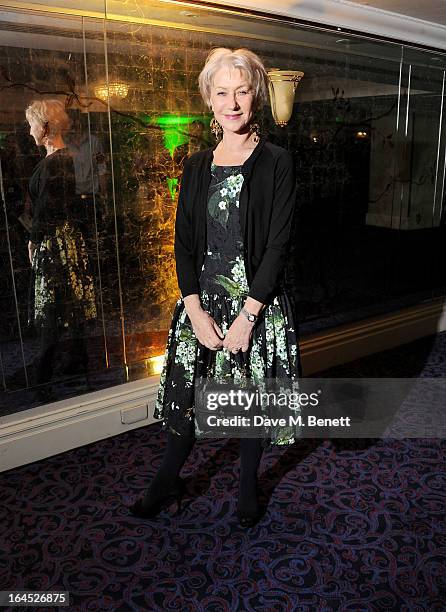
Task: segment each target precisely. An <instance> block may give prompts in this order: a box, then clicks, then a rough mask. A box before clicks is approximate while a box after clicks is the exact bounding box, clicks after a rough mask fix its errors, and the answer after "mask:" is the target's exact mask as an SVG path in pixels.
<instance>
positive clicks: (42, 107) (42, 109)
mask: <svg viewBox="0 0 446 612" xmlns="http://www.w3.org/2000/svg"><path fill="white" fill-rule="evenodd" d="M25 115H26V119H27V120H28V122H29V121H31V120H33V119H34V120H35V121H38V122H39V123H40V124H41V125H42V127H44V126H45V124H46V125H47V129H48V136H57V135H59V134H62V133H63V132H67V131H68V130H69V129H70V125H71V121H70V118H69V116H68V114H67V111H66V110H65V105H64V103H63V102H61V101H60V100H56V99H47V100H33V101H32V102H31V104H30V105H29V106H28V108H27V109H26V111H25Z"/></svg>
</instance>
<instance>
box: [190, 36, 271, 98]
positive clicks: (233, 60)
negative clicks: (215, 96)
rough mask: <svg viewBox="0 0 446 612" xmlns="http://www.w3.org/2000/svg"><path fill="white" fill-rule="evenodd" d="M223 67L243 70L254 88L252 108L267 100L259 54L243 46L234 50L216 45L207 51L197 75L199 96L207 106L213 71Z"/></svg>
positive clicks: (264, 74) (266, 84)
mask: <svg viewBox="0 0 446 612" xmlns="http://www.w3.org/2000/svg"><path fill="white" fill-rule="evenodd" d="M223 67H225V68H229V69H230V70H232V69H234V68H239V69H240V70H242V71H243V72H245V74H246V76H247V78H248V82H249V84H250V87H252V89H254V102H253V106H254V109H257V108H258V107H259V106H260V104H261V103H262V102H264V103H265V102H267V100H268V74H267V72H266V69H265V66H264V65H263V62H262V60H261V59H260V58H259V56H258V55H256V54H255V53H253V51H250V50H249V49H245V48H244V47H242V48H240V49H235V50H234V51H231V49H227V48H226V47H216V48H215V49H212V50H211V51H210V52H209V54H208V56H207V58H206V62H205V64H204V68H203V70H202V71H201V72H200V75H199V77H198V86H199V88H200V93H201V96H202V98H203V100H204V102H205V103H206V104H207V106H208V107H209V108H210V107H211V88H212V85H213V82H214V76H215V73H216V72H217V71H218V70H220V68H223Z"/></svg>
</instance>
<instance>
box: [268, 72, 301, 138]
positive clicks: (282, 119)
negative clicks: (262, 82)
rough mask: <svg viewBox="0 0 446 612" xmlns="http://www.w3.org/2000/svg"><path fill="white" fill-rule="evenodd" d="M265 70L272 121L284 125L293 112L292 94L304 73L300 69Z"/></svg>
mask: <svg viewBox="0 0 446 612" xmlns="http://www.w3.org/2000/svg"><path fill="white" fill-rule="evenodd" d="M267 72H268V77H269V80H268V86H269V98H270V101H271V111H272V114H273V117H274V121H275V122H276V125H279V126H280V127H284V126H285V125H286V124H287V123H288V121H289V120H290V117H291V115H292V113H293V104H294V94H295V92H296V88H297V86H298V84H299V83H300V81H301V79H302V77H303V76H304V74H305V73H304V72H301V71H300V70H279V68H270V69H269V70H268V71H267Z"/></svg>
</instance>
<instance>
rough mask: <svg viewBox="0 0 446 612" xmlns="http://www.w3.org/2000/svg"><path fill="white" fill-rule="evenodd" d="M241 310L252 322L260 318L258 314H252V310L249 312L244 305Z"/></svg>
mask: <svg viewBox="0 0 446 612" xmlns="http://www.w3.org/2000/svg"><path fill="white" fill-rule="evenodd" d="M240 312H241V313H243V314H244V315H245V317H246V318H247V319H248V321H251V323H254V322H255V321H257V319H258V318H259V317H258V316H257V315H255V314H252V312H248V311H247V310H246V308H245V307H244V306H243V308H242V309H241V311H240Z"/></svg>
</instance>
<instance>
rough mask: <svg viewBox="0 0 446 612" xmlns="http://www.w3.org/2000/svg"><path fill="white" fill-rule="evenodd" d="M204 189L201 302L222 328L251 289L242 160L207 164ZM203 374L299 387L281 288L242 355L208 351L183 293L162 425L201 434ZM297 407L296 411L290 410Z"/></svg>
mask: <svg viewBox="0 0 446 612" xmlns="http://www.w3.org/2000/svg"><path fill="white" fill-rule="evenodd" d="M211 171H212V181H211V185H210V188H209V197H208V216H207V238H208V247H207V250H206V253H205V258H204V264H203V267H202V271H201V276H200V279H199V282H200V300H201V304H202V307H203V308H204V309H205V310H207V311H208V312H209V313H210V314H211V315H212V317H213V318H214V320H215V321H216V322H217V323H218V325H219V326H220V328H221V329H222V331H223V333H226V332H227V331H228V329H229V327H230V325H231V324H232V322H233V321H234V319H235V318H236V317H237V316H238V314H239V312H240V309H241V307H242V306H243V304H244V302H245V299H246V296H247V294H248V291H249V286H248V281H247V277H246V271H245V264H244V258H243V240H242V236H241V231H240V223H239V195H240V191H241V188H242V184H243V174H242V173H241V172H240V166H223V167H222V166H215V165H214V164H212V166H211ZM201 376H206V377H208V378H212V379H214V380H215V381H216V382H224V381H228V380H229V381H231V380H233V381H234V382H235V383H240V381H242V380H243V379H244V377H246V376H248V377H249V378H250V379H251V380H253V381H254V382H255V383H256V385H258V386H259V390H261V386H262V381H264V379H265V378H282V379H287V380H291V381H292V384H291V385H290V386H291V388H292V390H293V392H296V391H298V388H299V385H298V379H299V377H300V376H301V362H300V354H299V347H298V339H297V334H296V330H295V323H294V314H293V308H292V304H291V302H290V298H289V296H288V295H287V294H286V292H283V293H281V294H279V295H278V296H276V297H275V298H274V299H273V300H272V301H271V303H270V304H268V305H267V307H266V308H265V309H264V311H263V313H262V315H261V318H260V319H259V321H258V323H257V324H256V325H255V327H254V330H253V334H252V339H251V344H250V347H249V350H248V352H247V353H246V354H243V355H242V354H241V353H239V354H238V355H233V354H232V353H230V352H229V351H228V350H227V349H222V350H218V351H211V350H209V349H207V348H206V347H204V346H203V345H201V344H200V343H199V342H198V341H197V339H196V337H195V334H194V331H193V328H192V325H191V322H190V320H189V317H188V315H187V313H186V310H185V308H184V303H183V300H182V299H181V298H179V299H178V301H177V303H176V305H175V309H174V313H173V317H172V324H171V328H170V330H169V334H168V338H167V345H166V350H165V353H164V361H163V366H162V372H161V376H160V385H159V389H158V395H157V401H156V406H155V413H154V416H155V418H157V419H162V421H163V428H164V429H170V430H171V431H174V432H176V433H179V434H182V433H189V434H190V433H192V432H195V434H197V433H200V432H199V431H198V429H197V424H196V422H195V420H194V384H195V380H196V379H197V377H201ZM295 412H296V413H299V409H298V408H297V409H295ZM270 434H271V437H270V438H269V439H265V443H264V445H266V444H268V443H271V444H272V445H288V444H292V443H294V442H295V441H296V440H297V439H298V438H299V437H300V428H299V427H298V426H295V427H281V428H277V429H271V432H270Z"/></svg>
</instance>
